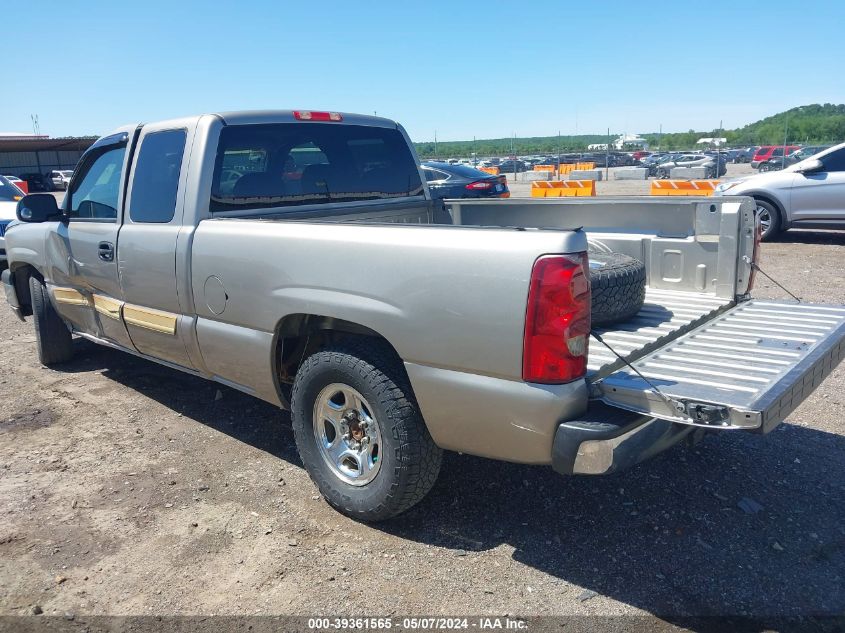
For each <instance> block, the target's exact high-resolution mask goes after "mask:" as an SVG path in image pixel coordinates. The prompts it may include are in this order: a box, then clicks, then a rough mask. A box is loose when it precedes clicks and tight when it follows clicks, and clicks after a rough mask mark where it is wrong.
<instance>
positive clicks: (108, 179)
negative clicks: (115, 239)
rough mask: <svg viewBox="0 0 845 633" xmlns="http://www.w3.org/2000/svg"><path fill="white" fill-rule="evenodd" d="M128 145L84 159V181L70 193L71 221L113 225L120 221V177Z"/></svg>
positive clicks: (78, 180) (81, 171)
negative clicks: (82, 220)
mask: <svg viewBox="0 0 845 633" xmlns="http://www.w3.org/2000/svg"><path fill="white" fill-rule="evenodd" d="M125 154H126V145H118V146H112V147H110V148H109V149H105V150H97V151H96V152H95V153H93V154H91V156H90V158H88V160H86V159H85V158H83V160H82V166H81V169H80V177H77V178H76V180H74V182H73V187H72V189H71V191H70V200H71V207H70V211H69V215H70V217H71V219H74V218H82V219H85V218H87V219H92V220H103V221H113V220H115V219H116V218H117V199H118V196H119V194H120V174H121V170H122V169H123V157H124V155H125Z"/></svg>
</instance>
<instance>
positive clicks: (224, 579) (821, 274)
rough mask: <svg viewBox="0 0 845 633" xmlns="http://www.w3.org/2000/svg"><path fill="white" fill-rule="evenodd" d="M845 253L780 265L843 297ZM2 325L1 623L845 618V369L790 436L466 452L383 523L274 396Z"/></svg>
mask: <svg viewBox="0 0 845 633" xmlns="http://www.w3.org/2000/svg"><path fill="white" fill-rule="evenodd" d="M612 182H613V181H611V183H612ZM607 184H610V183H607ZM843 248H845V233H836V232H830V233H825V232H807V231H796V232H792V233H789V234H787V235H786V236H785V237H784V238H783V239H782V240H781V241H778V242H775V243H771V244H766V245H764V246H763V265H764V268H765V269H766V270H768V271H769V272H770V274H772V275H774V276H775V277H776V278H777V279H779V280H781V281H782V283H784V284H785V285H787V286H788V287H790V288H792V289H794V290H795V291H796V292H798V293H799V294H801V295H802V296H803V297H804V298H805V299H806V300H811V301H819V302H829V303H840V304H842V303H845V284H843V283H842V278H843V264H842V262H843V255H844V254H845V250H843ZM764 282H765V280H764V279H760V280H758V287H757V290H756V292H755V295H757V296H761V297H781V296H783V294H782V292H781V291H780V290H778V289H777V288H775V287H773V286H771V284H768V283H764ZM0 328H2V332H3V334H4V336H3V337H2V340H0V384H1V385H2V391H3V394H4V406H3V409H2V414H0V498H2V500H3V501H2V506H0V615H12V614H27V613H32V611H33V609H34V608H35V607H36V606H37V607H38V608H39V609H41V610H43V612H44V613H45V614H60V615H61V614H65V613H75V614H89V615H91V614H111V615H142V614H157V615H165V614H176V613H179V614H212V613H214V614H223V613H226V614H256V613H263V614H266V613H271V614H307V615H310V614H317V613H322V614H342V615H359V616H360V615H374V614H487V613H490V614H497V615H504V614H507V613H509V614H520V615H560V614H564V615H569V614H572V615H619V614H626V615H629V614H639V615H644V614H645V615H649V616H650V617H651V616H659V617H661V618H664V619H666V620H669V621H675V620H678V619H681V618H683V617H684V616H685V615H707V614H730V615H752V616H775V615H820V614H842V613H843V612H845V521H843V519H845V437H843V424H842V417H843V413H845V366H843V367H840V368H839V369H837V370H836V371H835V372H834V373H833V374H832V375H831V376H830V377H829V378H828V379H827V380H826V382H825V383H824V384H823V385H822V386H821V387H820V388H819V389H818V390H817V391H816V392H815V393H814V394H813V395H812V396H811V397H810V399H809V400H807V401H806V402H805V403H804V404H803V405H802V406H801V407H800V408H798V410H796V411H795V412H794V413H793V414H792V415H791V416H790V419H789V421H788V423H785V424H783V425H781V426H780V427H779V428H778V429H776V430H775V431H774V432H772V433H771V434H770V435H768V436H765V437H760V436H756V435H752V434H747V433H740V432H733V433H724V434H721V435H720V436H719V437H711V438H708V439H706V440H705V441H704V442H703V443H701V444H699V445H698V446H696V447H694V448H691V447H686V446H684V447H676V448H675V449H672V450H670V451H668V452H667V453H664V454H663V455H661V456H659V457H657V458H656V459H654V460H652V461H650V462H647V463H645V464H642V465H640V466H638V467H636V468H634V469H633V470H631V471H628V472H625V473H620V474H617V475H613V476H610V477H606V478H564V477H561V476H558V475H556V474H554V473H553V472H552V471H551V470H550V469H549V468H544V467H526V466H519V465H513V464H505V463H500V462H493V461H488V460H484V459H480V458H473V457H468V456H462V455H458V454H447V455H446V458H445V461H444V465H443V469H442V472H441V475H440V479H439V482H438V484H437V485H436V487H435V488H434V490H433V491H432V493H431V494H430V495H429V496H428V497H427V498H426V499H425V500H424V501H423V502H422V503H421V504H419V505H418V506H417V507H415V508H414V509H413V510H411V511H410V512H408V513H407V514H405V515H403V516H402V517H400V518H398V519H397V520H394V521H392V522H388V523H385V524H381V525H375V526H370V525H364V524H359V523H356V522H354V521H352V520H350V519H347V518H345V517H343V516H342V515H340V514H338V513H337V512H334V511H333V510H331V509H330V508H329V507H328V506H327V505H326V504H325V503H324V502H323V501H322V499H321V498H320V497H319V496H318V494H317V490H316V488H315V487H314V486H313V485H312V484H311V482H310V480H309V479H308V476H307V475H306V474H305V472H304V471H303V469H302V466H301V464H300V461H299V459H298V457H297V455H296V451H295V449H294V444H293V437H292V433H291V430H290V425H289V420H288V418H287V416H286V414H284V413H281V412H279V411H278V410H276V409H274V408H273V407H271V406H269V405H267V404H264V403H262V402H260V401H257V400H254V399H252V398H250V397H248V396H246V395H243V394H241V393H239V392H236V391H233V390H230V389H228V388H226V387H223V386H219V385H216V384H212V383H209V382H204V381H202V380H200V379H196V378H193V377H191V376H188V375H186V374H182V373H180V372H176V371H173V370H170V369H167V368H164V367H161V366H158V365H157V364H155V363H151V362H148V361H145V360H141V359H138V358H135V357H132V356H129V355H127V354H123V353H121V352H117V351H113V350H110V349H106V348H101V347H98V346H95V345H92V344H89V343H87V342H85V341H76V352H77V354H76V358H75V360H73V361H72V362H71V363H69V364H68V365H66V366H64V367H62V368H61V369H60V370H51V369H45V368H42V367H40V366H39V364H38V361H37V358H36V353H35V338H34V333H33V330H32V324H31V323H30V322H27V323H20V322H18V321H17V320H16V319H15V318H14V316H13V315H12V314H11V312H10V311H9V310H7V309H5V308H2V307H0ZM743 507H744V508H745V509H743Z"/></svg>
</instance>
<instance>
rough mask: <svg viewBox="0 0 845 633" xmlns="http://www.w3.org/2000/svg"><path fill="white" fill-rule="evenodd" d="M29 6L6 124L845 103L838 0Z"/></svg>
mask: <svg viewBox="0 0 845 633" xmlns="http://www.w3.org/2000/svg"><path fill="white" fill-rule="evenodd" d="M17 6H18V7H19V8H16V9H14V10H11V12H10V7H6V9H5V10H4V12H3V16H4V18H3V20H4V23H6V24H4V27H3V29H2V35H0V59H2V60H3V67H4V68H5V69H6V71H7V74H6V76H5V77H4V78H3V80H2V81H0V131H23V132H28V131H31V128H32V126H31V121H30V114H38V116H39V120H40V124H41V131H42V133H46V134H50V135H51V136H62V135H81V134H102V133H104V132H107V131H108V130H109V129H111V128H114V127H117V126H118V125H121V124H123V123H129V122H136V121H154V120H157V119H164V118H171V117H176V116H182V115H188V114H198V113H201V112H214V111H224V110H239V109H259V108H311V109H315V110H316V109H325V110H343V111H350V112H364V113H370V112H373V111H376V112H378V114H379V115H384V116H388V117H391V118H394V119H397V120H398V121H400V122H401V123H403V124H404V125H405V127H406V128H407V129H408V132H409V133H410V135H411V137H412V138H413V139H414V140H420V141H421V140H431V139H432V138H433V137H434V133H435V130H436V131H437V137H438V139H440V140H460V139H469V138H472V137H473V136H476V137H478V138H491V137H504V136H510V135H511V134H512V133H516V135H517V136H539V135H549V134H556V133H557V131H558V130H560V131H561V132H562V133H564V134H573V133H576V132H577V133H582V134H584V133H605V132H606V130H607V128H608V127H610V128H611V131H612V132H629V133H631V132H650V131H657V129H658V127H659V126H660V125H662V126H663V130H664V131H685V130H687V129H690V128H693V129H696V130H710V129H714V128H716V127H717V126H718V125H719V121H720V120H722V121H724V125H725V127H729V128H730V127H737V126H740V125H744V124H746V123H750V122H752V121H755V120H757V119H759V118H762V117H765V116H767V115H769V114H773V113H775V112H778V111H781V110H784V109H786V108H789V107H793V106H797V105H805V104H808V103H825V102H829V103H843V102H845V73H843V66H845V34H843V31H842V25H843V24H845V3H843V2H827V1H825V2H805V3H796V2H794V1H792V2H783V1H780V0H769V1H768V2H765V3H762V2H742V1H739V0H735V1H733V2H722V1H714V0H711V1H710V2H704V3H693V2H661V3H654V2H613V1H608V2H602V3H598V2H578V3H576V2H571V3H570V2H560V3H556V2H553V1H552V0H547V1H545V2H536V3H534V2H497V1H496V0H487V1H486V2H471V3H470V2H459V1H457V0H453V1H452V2H449V1H444V2H440V1H431V0H429V1H427V2H420V3H412V2H402V1H401V0H400V1H396V0H393V1H392V2H380V1H376V0H371V1H369V2H360V1H358V2H332V1H331V0H322V1H320V0H300V1H299V2H287V1H272V0H252V1H250V2H225V3H223V2H219V3H218V2H213V1H212V0H208V1H207V2H204V3H202V2H180V1H178V0H170V1H169V2H161V1H159V0H151V1H146V2H132V1H130V0H123V1H119V2H105V1H103V2H85V1H79V2H72V3H70V2H67V1H66V0H64V1H62V2H61V3H59V2H44V1H39V0H30V1H29V2H27V3H19V4H18V5H17ZM10 14H15V17H16V21H17V23H18V25H19V26H18V27H17V28H14V27H13V28H8V27H9V26H10V25H9V24H8V23H7V21H8V19H9V16H10ZM51 16H52V17H54V18H55V19H51ZM30 24H31V25H32V26H31V27H30V26H27V25H30ZM777 42H782V43H783V45H782V47H779V46H778V45H777Z"/></svg>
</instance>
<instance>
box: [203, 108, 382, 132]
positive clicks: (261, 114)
mask: <svg viewBox="0 0 845 633" xmlns="http://www.w3.org/2000/svg"><path fill="white" fill-rule="evenodd" d="M294 112H326V110H305V109H298V110H239V111H237V112H217V113H215V116H219V117H220V118H221V119H223V121H224V122H225V123H226V124H227V125H250V124H255V123H295V122H297V119H296V118H294V115H293V113H294ZM331 112H337V111H336V110H331ZM338 114H340V116H341V117H342V121H339V122H334V123H335V125H336V124H337V123H341V124H343V123H346V124H348V125H369V126H373V127H386V128H395V127H396V126H397V125H398V124H397V123H396V121H392V120H390V119H385V118H383V117H379V116H373V115H368V114H355V113H352V112H338Z"/></svg>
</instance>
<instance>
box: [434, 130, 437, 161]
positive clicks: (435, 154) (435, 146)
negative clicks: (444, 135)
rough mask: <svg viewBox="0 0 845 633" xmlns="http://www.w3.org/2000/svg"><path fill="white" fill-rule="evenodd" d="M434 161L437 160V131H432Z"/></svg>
mask: <svg viewBox="0 0 845 633" xmlns="http://www.w3.org/2000/svg"><path fill="white" fill-rule="evenodd" d="M434 160H437V130H434Z"/></svg>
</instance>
